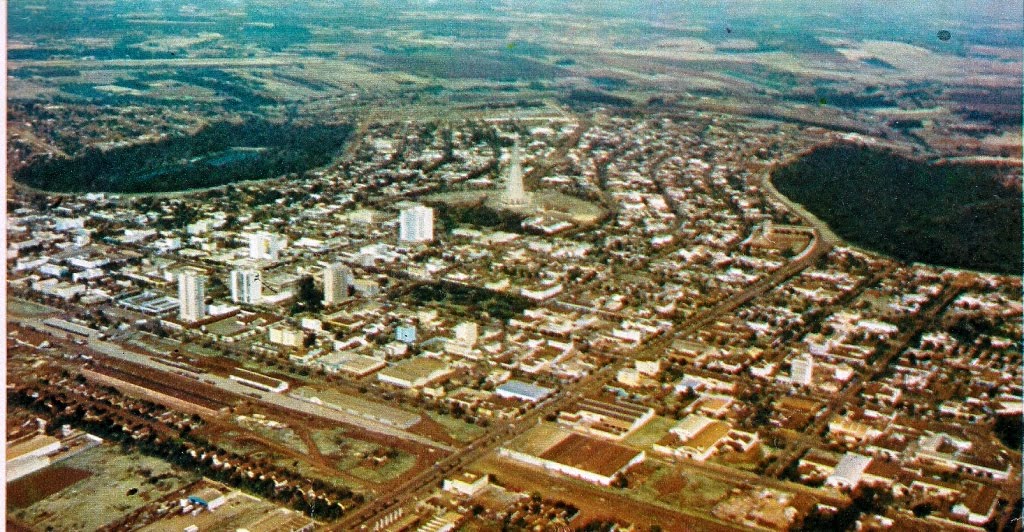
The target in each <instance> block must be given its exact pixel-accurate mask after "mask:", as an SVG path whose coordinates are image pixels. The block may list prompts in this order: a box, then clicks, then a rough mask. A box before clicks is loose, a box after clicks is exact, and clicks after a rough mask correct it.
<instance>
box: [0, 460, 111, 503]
mask: <svg viewBox="0 0 1024 532" xmlns="http://www.w3.org/2000/svg"><path fill="white" fill-rule="evenodd" d="M91 475H92V473H90V472H89V471H86V470H84V469H75V468H73V467H47V468H46V469H43V470H42V471H38V472H36V473H33V474H31V475H28V476H25V477H22V478H19V479H18V480H15V481H14V482H11V483H10V484H8V485H7V506H8V507H12V508H27V507H29V506H32V505H33V504H35V503H37V502H39V501H41V500H43V499H45V498H47V497H49V496H50V495H53V494H54V493H57V492H59V491H61V490H63V489H64V488H67V487H69V486H72V485H74V484H75V483H77V482H78V481H80V480H84V479H87V478H89V477H90V476H91Z"/></svg>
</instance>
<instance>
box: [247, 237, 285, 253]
mask: <svg viewBox="0 0 1024 532" xmlns="http://www.w3.org/2000/svg"><path fill="white" fill-rule="evenodd" d="M287 245H288V241H287V240H286V239H284V238H282V237H280V236H278V235H273V234H270V233H256V234H254V235H249V258H250V259H254V260H259V259H269V260H277V259H278V257H279V256H280V254H281V250H283V249H284V248H285V246H287Z"/></svg>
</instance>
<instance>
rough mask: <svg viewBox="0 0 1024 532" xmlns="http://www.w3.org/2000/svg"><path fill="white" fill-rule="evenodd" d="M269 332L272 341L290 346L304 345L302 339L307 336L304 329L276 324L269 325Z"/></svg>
mask: <svg viewBox="0 0 1024 532" xmlns="http://www.w3.org/2000/svg"><path fill="white" fill-rule="evenodd" d="M267 332H268V333H269V334H270V343H272V344H278V345H284V346H288V347H300V346H302V341H303V339H304V337H305V335H303V334H302V331H299V330H296V329H293V328H291V327H288V326H278V325H274V326H271V327H269V328H268V330H267Z"/></svg>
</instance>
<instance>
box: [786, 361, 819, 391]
mask: <svg viewBox="0 0 1024 532" xmlns="http://www.w3.org/2000/svg"><path fill="white" fill-rule="evenodd" d="M812 377H814V357H812V356H811V355H807V354H805V355H803V356H800V357H798V358H797V359H795V360H793V363H792V367H791V369H790V373H789V379H790V380H791V381H792V382H794V383H796V384H802V385H804V386H807V385H808V384H810V383H811V378H812Z"/></svg>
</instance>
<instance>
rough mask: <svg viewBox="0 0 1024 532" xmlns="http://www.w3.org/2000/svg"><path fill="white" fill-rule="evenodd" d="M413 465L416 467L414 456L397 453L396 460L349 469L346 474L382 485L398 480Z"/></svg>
mask: <svg viewBox="0 0 1024 532" xmlns="http://www.w3.org/2000/svg"><path fill="white" fill-rule="evenodd" d="M414 465H416V457H415V456H413V455H411V454H409V453H404V452H401V451H399V452H398V456H397V457H396V458H393V459H390V460H388V461H387V462H385V463H384V464H381V465H380V466H365V465H361V466H358V467H355V468H352V469H349V470H348V473H349V474H351V475H353V476H356V477H359V478H361V479H364V480H368V481H370V482H375V483H377V484H383V483H385V482H390V481H392V480H394V479H396V478H398V476H399V475H401V474H402V473H405V472H406V471H408V470H409V469H411V468H412V466H414Z"/></svg>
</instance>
